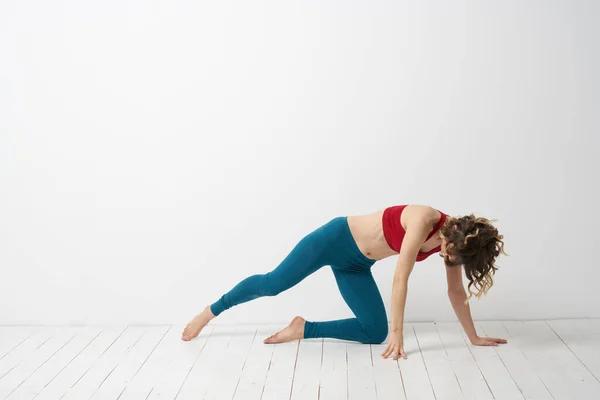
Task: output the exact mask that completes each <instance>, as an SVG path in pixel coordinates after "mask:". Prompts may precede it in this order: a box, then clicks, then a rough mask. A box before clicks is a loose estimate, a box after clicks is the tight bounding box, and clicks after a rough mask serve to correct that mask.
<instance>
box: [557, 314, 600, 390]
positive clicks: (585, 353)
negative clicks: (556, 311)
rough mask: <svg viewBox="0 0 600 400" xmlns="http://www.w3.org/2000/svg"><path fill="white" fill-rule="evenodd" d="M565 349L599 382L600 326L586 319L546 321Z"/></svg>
mask: <svg viewBox="0 0 600 400" xmlns="http://www.w3.org/2000/svg"><path fill="white" fill-rule="evenodd" d="M547 322H548V325H550V327H551V328H552V330H553V331H554V332H555V333H556V334H557V335H558V337H559V338H560V339H561V340H562V341H563V343H564V344H565V345H567V347H569V349H570V350H571V351H572V352H573V354H575V356H576V357H577V358H579V360H580V361H581V362H582V363H583V364H584V365H585V367H586V368H587V369H588V370H589V371H590V373H592V374H593V375H594V376H595V377H596V380H597V381H598V380H600V324H599V326H595V325H594V323H593V322H591V321H590V320H588V319H567V320H560V321H547Z"/></svg>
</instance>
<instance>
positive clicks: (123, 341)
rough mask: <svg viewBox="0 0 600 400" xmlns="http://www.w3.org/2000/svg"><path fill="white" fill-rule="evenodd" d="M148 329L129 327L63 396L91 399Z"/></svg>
mask: <svg viewBox="0 0 600 400" xmlns="http://www.w3.org/2000/svg"><path fill="white" fill-rule="evenodd" d="M147 330H148V328H144V327H128V328H127V329H126V330H125V332H124V333H123V334H122V335H120V336H119V338H118V339H117V340H116V341H115V342H114V343H113V344H112V346H110V347H109V348H108V349H107V350H106V352H105V353H103V354H102V355H101V356H100V358H99V359H98V360H96V361H95V362H94V363H93V364H92V366H91V367H90V368H89V369H88V370H87V371H86V372H85V373H84V374H83V375H82V376H81V378H79V379H78V380H77V382H76V383H75V384H74V385H73V387H72V388H71V389H70V390H69V391H68V392H67V393H66V394H65V396H64V397H63V398H64V399H66V400H69V399H75V400H79V399H89V398H90V397H91V396H92V395H93V394H94V393H95V392H96V390H98V388H99V387H100V386H101V385H102V383H103V382H104V381H105V380H106V379H107V378H108V377H109V376H110V375H111V373H112V372H113V371H114V370H115V369H116V368H117V367H118V365H119V363H120V362H121V360H122V359H124V358H125V356H126V355H127V353H128V352H129V351H130V350H131V349H132V348H134V346H135V345H136V344H137V343H138V342H139V340H140V339H141V338H142V336H143V335H144V333H146V331H147Z"/></svg>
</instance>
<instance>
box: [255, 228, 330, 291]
mask: <svg viewBox="0 0 600 400" xmlns="http://www.w3.org/2000/svg"><path fill="white" fill-rule="evenodd" d="M326 251H327V245H326V244H325V243H323V241H322V240H321V235H319V234H318V232H316V231H315V232H312V233H309V234H308V235H306V236H305V237H304V238H302V240H300V242H298V244H296V246H294V248H293V249H292V251H291V252H290V253H289V254H288V255H287V256H286V257H285V259H284V260H283V261H282V262H281V263H280V264H279V265H278V266H277V267H276V268H275V269H273V270H272V271H271V272H269V273H267V274H266V275H267V278H268V281H269V286H274V287H277V288H279V289H280V290H285V289H288V288H290V287H292V286H294V285H296V284H298V283H299V282H300V281H302V280H303V279H304V278H306V277H307V276H308V275H310V274H312V273H313V272H315V271H317V270H318V269H319V268H321V267H323V266H324V265H325V263H324V257H325V253H326Z"/></svg>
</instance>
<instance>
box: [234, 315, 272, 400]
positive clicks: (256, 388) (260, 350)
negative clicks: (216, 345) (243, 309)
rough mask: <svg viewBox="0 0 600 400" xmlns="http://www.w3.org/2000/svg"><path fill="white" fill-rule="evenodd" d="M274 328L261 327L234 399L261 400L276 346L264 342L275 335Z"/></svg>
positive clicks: (241, 374) (251, 348)
mask: <svg viewBox="0 0 600 400" xmlns="http://www.w3.org/2000/svg"><path fill="white" fill-rule="evenodd" d="M273 332H274V331H273V327H270V326H261V327H259V328H258V330H257V332H256V336H255V338H254V340H253V342H252V345H251V346H250V350H249V352H248V357H247V360H246V362H245V363H244V366H243V368H242V370H241V371H240V379H239V381H238V384H237V387H236V390H235V393H234V395H233V399H235V400H260V398H261V396H262V393H263V391H264V387H265V381H266V380H267V373H268V371H269V366H270V364H271V358H272V356H273V350H274V349H275V345H274V344H264V343H263V340H264V339H265V338H266V337H268V336H270V335H272V334H273Z"/></svg>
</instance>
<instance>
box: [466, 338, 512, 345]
mask: <svg viewBox="0 0 600 400" xmlns="http://www.w3.org/2000/svg"><path fill="white" fill-rule="evenodd" d="M471 343H472V344H473V345H474V346H498V343H502V344H504V343H508V342H507V341H506V340H505V339H499V338H491V337H480V336H477V337H476V338H475V339H473V340H471Z"/></svg>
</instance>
